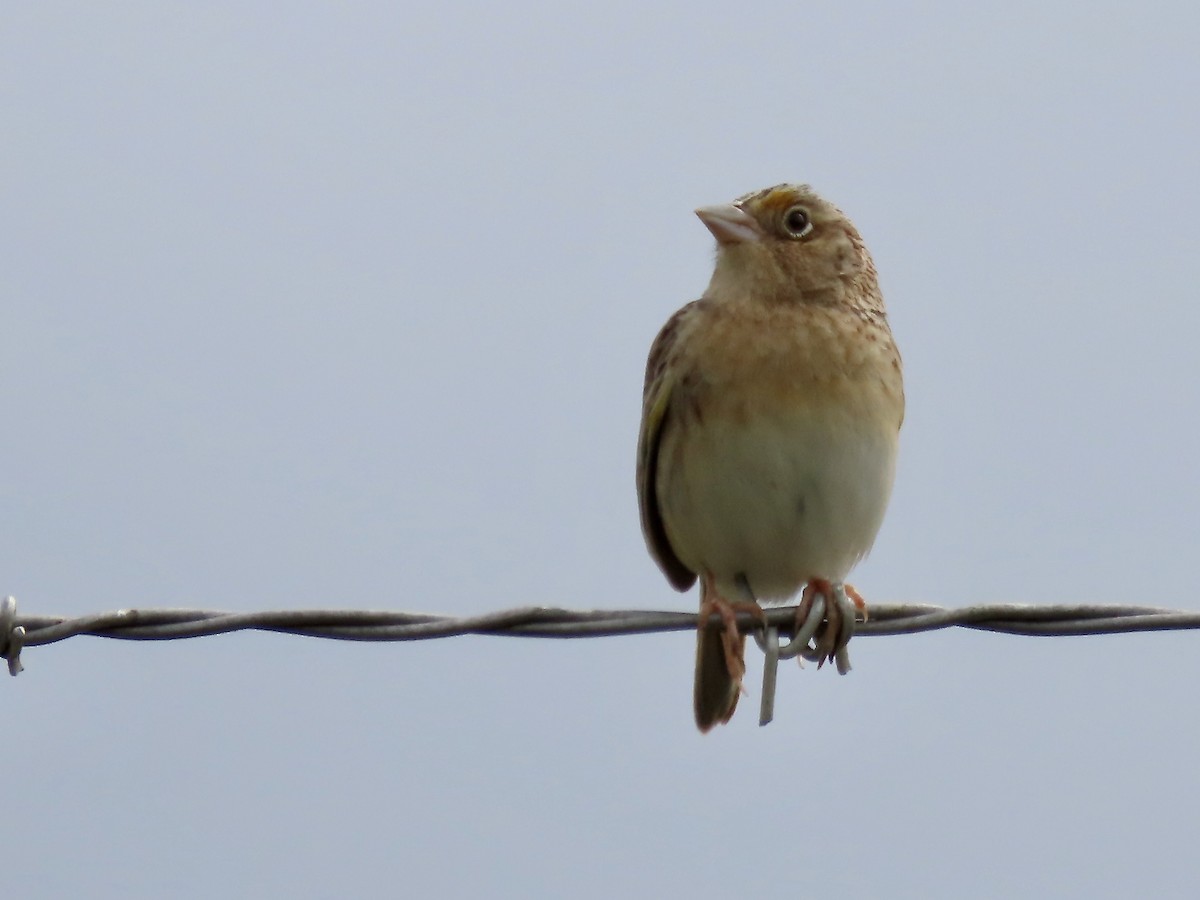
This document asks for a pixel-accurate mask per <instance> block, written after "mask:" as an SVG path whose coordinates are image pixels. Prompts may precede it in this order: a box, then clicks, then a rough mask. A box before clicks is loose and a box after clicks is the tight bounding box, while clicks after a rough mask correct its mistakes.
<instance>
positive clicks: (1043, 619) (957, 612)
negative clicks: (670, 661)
mask: <svg viewBox="0 0 1200 900" xmlns="http://www.w3.org/2000/svg"><path fill="white" fill-rule="evenodd" d="M698 624H699V622H698V617H697V615H696V614H695V613H686V612H669V611H663V610H637V609H627V610H569V609H557V608H552V607H540V606H532V607H522V608H519V609H510V610H504V611H501V612H494V613H487V614H484V615H480V616H466V617H455V616H441V615H433V614H430V613H410V612H385V611H371V610H336V609H314V610H277V611H264V612H251V613H231V612H219V611H214V610H203V609H122V610H117V611H115V612H107V613H100V614H98V615H91V616H81V617H78V618H66V617H64V616H19V615H16V601H15V600H14V599H13V598H12V597H9V598H7V599H6V600H4V601H2V602H0V656H3V657H4V658H5V659H7V660H8V663H9V671H10V672H11V673H12V674H13V675H16V674H17V672H19V671H21V662H20V652H21V648H22V646H25V647H36V646H39V645H42V644H52V643H55V642H57V641H62V640H66V639H67V638H69V637H75V636H76V635H84V634H86V635H92V636H93V637H103V638H114V639H117V640H129V641H165V640H177V639H181V638H195V637H204V636H206V635H212V634H226V633H229V632H233V631H275V632H282V633H284V634H298V635H304V636H306V637H318V638H330V639H333V640H340V641H421V640H432V639H434V638H447V637H455V636H458V635H464V634H486V635H507V636H511V637H538V638H588V637H605V636H612V635H622V634H651V633H657V632H666V631H687V630H691V629H694V628H696V627H697V625H698ZM712 624H714V625H717V624H719V619H718V618H716V617H714V619H713V622H712ZM738 624H739V626H740V627H741V628H742V630H743V631H746V632H750V631H751V630H753V629H755V628H756V627H759V626H761V625H762V624H763V623H762V622H760V621H759V620H756V619H755V618H753V617H751V616H750V615H748V614H739V615H738ZM766 624H767V625H773V626H776V627H777V628H778V629H779V631H780V632H782V633H785V634H790V633H791V629H792V627H793V626H794V624H795V607H792V606H785V607H776V608H772V609H769V610H767V611H766ZM951 627H960V628H972V629H976V630H979V631H995V632H999V633H1002V634H1019V635H1040V636H1050V635H1086V634H1120V633H1126V632H1134V631H1176V630H1185V629H1200V612H1188V611H1185V610H1177V609H1164V608H1161V607H1150V606H1098V605H1093V604H1080V605H1075V606H1026V605H1021V604H989V605H980V606H966V607H961V608H958V609H947V608H944V607H940V606H931V605H928V604H920V603H899V604H880V605H873V606H871V608H870V619H869V620H868V621H867V622H865V623H861V624H859V625H858V627H857V629H856V633H857V634H862V635H880V634H914V633H917V632H922V631H935V630H937V629H941V628H951Z"/></svg>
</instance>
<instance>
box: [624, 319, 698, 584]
mask: <svg viewBox="0 0 1200 900" xmlns="http://www.w3.org/2000/svg"><path fill="white" fill-rule="evenodd" d="M703 302H704V301H702V300H696V301H693V302H692V303H689V304H687V306H684V307H683V308H682V309H680V310H679V311H678V312H677V313H675V315H673V316H671V318H670V319H668V320H667V323H666V324H665V325H664V326H663V327H662V330H661V331H659V333H658V336H657V337H656V338H655V339H654V343H653V344H651V345H650V356H649V358H648V359H647V360H646V381H645V384H644V386H643V388H642V427H641V431H640V432H639V434H638V455H637V488H638V508H639V510H640V512H641V516H642V534H643V535H644V536H645V538H646V547H647V549H649V551H650V555H651V556H653V557H654V561H655V562H657V563H658V567H659V568H660V569H662V571H663V574H664V575H666V576H667V580H668V581H669V582H670V583H671V585H672V586H673V587H675V588H676V589H677V590H680V591H686V590H688V589H689V588H690V587H691V586H692V585H693V584H695V583H696V573H695V572H693V571H692V570H691V569H689V568H688V567H687V566H685V565H684V564H683V563H682V562H681V561H680V559H679V557H678V556H677V555H676V553H675V550H674V548H673V547H672V546H671V541H670V539H669V538H668V537H667V530H666V526H665V525H664V524H663V518H662V510H661V509H660V508H659V503H658V484H657V481H658V452H659V448H660V447H661V445H662V436H663V434H664V432H666V430H667V429H669V428H671V427H672V425H673V421H674V419H673V416H672V403H671V395H672V392H673V389H674V386H675V379H676V376H677V374H678V373H677V372H676V371H673V370H672V367H671V366H669V365H668V363H669V361H670V359H671V356H672V355H673V353H674V350H675V346H676V343H677V341H678V339H679V334H680V330H681V327H682V325H683V324H684V322H685V321H686V320H687V319H688V317H689V316H691V315H694V314H695V313H696V311H697V310H698V308H699V306H698V305H699V304H701V303H703Z"/></svg>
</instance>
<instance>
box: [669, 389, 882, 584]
mask: <svg viewBox="0 0 1200 900" xmlns="http://www.w3.org/2000/svg"><path fill="white" fill-rule="evenodd" d="M673 431H674V433H673V434H671V435H664V444H663V447H662V452H661V454H660V457H659V465H658V473H657V475H658V492H659V500H660V507H661V509H662V510H663V519H664V524H665V526H666V530H667V534H668V536H669V539H670V542H671V546H672V547H673V548H674V549H675V552H676V553H677V555H678V556H679V559H680V560H681V561H682V562H683V563H684V564H685V565H686V566H688V568H690V569H692V571H695V572H710V573H711V574H712V575H713V576H714V577H715V578H716V581H717V587H718V589H719V590H720V591H721V593H722V594H723V595H724V596H726V597H738V596H742V595H743V594H744V590H743V588H742V587H741V586H740V583H741V581H742V579H743V578H744V579H745V580H746V581H747V582H748V583H749V586H750V589H751V590H752V591H753V594H754V596H755V597H756V598H757V599H760V600H777V601H780V600H787V599H789V598H791V597H792V596H793V595H795V593H796V592H797V591H798V590H799V589H800V588H801V587H802V586H803V585H804V584H805V582H807V581H809V580H810V579H813V578H824V579H827V580H830V581H835V582H837V581H842V580H844V579H845V577H846V575H847V574H848V573H849V571H850V569H851V568H852V567H853V566H854V564H855V563H857V562H858V561H859V560H860V559H862V557H864V556H865V555H866V554H867V552H868V551H869V550H870V549H871V545H872V544H873V543H874V541H875V535H876V533H877V532H878V531H879V526H880V524H881V523H882V521H883V514H884V510H885V508H886V507H887V502H888V497H889V495H890V494H891V489H892V477H893V474H894V471H895V459H896V435H895V433H894V432H893V433H891V434H889V433H888V432H887V430H886V429H885V428H880V427H878V426H876V425H869V424H867V423H864V422H856V421H854V420H851V419H846V418H840V419H833V420H831V419H830V418H829V417H828V416H826V415H819V414H817V412H816V411H814V410H812V409H808V410H803V411H797V412H795V413H794V414H792V415H791V416H785V417H777V416H769V417H754V418H752V420H751V421H750V422H746V423H738V424H733V423H731V422H713V421H704V422H696V421H693V422H691V423H689V425H688V427H686V428H680V429H674V430H673Z"/></svg>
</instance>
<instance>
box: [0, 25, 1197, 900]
mask: <svg viewBox="0 0 1200 900" xmlns="http://www.w3.org/2000/svg"><path fill="white" fill-rule="evenodd" d="M740 6H741V5H740V4H731V3H717V4H708V3H696V2H688V3H674V4H659V5H657V6H655V7H654V8H653V9H646V8H643V5H642V4H636V3H622V2H610V3H606V4H600V5H578V6H575V5H559V6H557V7H555V11H554V12H547V11H546V8H543V7H541V6H538V5H526V4H516V5H502V4H492V3H487V4H484V3H475V4H458V5H446V6H444V7H442V8H440V9H438V10H437V11H434V10H433V9H432V7H429V8H425V7H422V6H418V5H416V4H412V5H410V6H409V7H408V8H405V7H404V6H403V5H397V4H388V3H368V2H364V3H354V4H343V5H340V6H338V7H337V8H336V9H334V8H333V7H332V5H331V6H330V7H322V6H317V5H314V4H307V3H301V4H293V5H291V7H290V8H288V9H287V10H286V11H284V8H283V7H281V6H279V5H278V4H256V3H245V2H239V3H206V4H191V5H186V6H185V5H182V4H162V3H126V4H119V5H113V4H94V3H50V2H48V3H15V4H10V5H9V6H8V7H6V10H5V13H4V25H3V28H2V30H0V84H2V85H3V87H2V88H0V90H2V92H3V93H2V97H3V108H4V111H5V112H4V120H5V127H4V137H3V140H2V141H0V165H2V167H3V171H4V173H5V178H4V188H3V196H4V199H3V208H4V211H5V215H4V216H3V228H4V235H3V241H2V249H0V254H2V258H0V289H2V291H3V306H2V312H0V322H2V325H3V332H2V333H3V342H4V345H3V353H2V355H0V356H2V358H0V404H2V407H0V408H2V409H3V413H4V421H5V432H6V434H5V441H4V451H3V459H4V465H3V468H2V474H0V491H2V494H0V499H2V502H3V506H2V509H3V517H2V523H3V524H2V526H0V527H2V529H3V533H2V537H3V539H2V540H0V573H2V578H0V581H2V583H0V592H3V593H12V594H15V595H16V596H17V597H18V599H19V602H20V610H21V612H23V613H27V614H44V613H57V614H82V613H88V612H98V611H103V610H109V609H116V608H120V607H130V606H198V607H213V608H225V609H234V610H252V609H264V608H304V607H309V608H312V607H345V608H386V609H395V610H429V611H436V612H443V613H449V614H466V613H476V612H482V611H487V610H496V609H501V608H505V607H509V606H516V605H525V604H544V605H564V606H569V607H576V608H614V607H629V606H636V607H645V608H672V609H680V610H693V609H694V608H695V605H696V603H697V600H696V598H695V596H694V595H691V596H682V595H678V594H676V593H675V592H674V591H673V590H672V589H671V588H670V587H669V586H668V585H667V583H666V581H665V580H664V579H663V577H662V576H661V574H660V573H659V572H658V570H657V569H656V568H655V566H654V564H653V563H652V562H651V560H650V559H649V557H648V556H647V554H646V552H645V549H644V547H643V543H642V537H641V534H640V531H639V528H638V516H637V506H636V497H635V491H634V480H633V462H634V444H635V441H636V434H637V427H638V418H639V413H640V392H641V379H642V370H643V365H644V361H645V354H646V351H647V349H648V347H649V344H650V341H651V339H652V338H653V336H654V334H655V332H656V331H657V329H658V327H659V326H660V325H661V324H662V322H663V321H664V320H665V319H666V317H667V316H668V315H669V314H670V313H671V312H672V311H673V310H675V309H676V308H677V307H678V306H680V305H681V304H682V303H684V302H685V301H687V300H689V299H692V298H694V297H696V296H698V295H699V293H700V292H701V291H702V290H703V288H704V286H705V284H706V282H707V279H708V276H709V273H710V268H711V259H712V247H711V244H712V240H711V237H710V236H709V234H708V233H707V232H706V230H705V229H704V227H703V226H702V225H701V223H700V222H699V221H698V220H696V218H695V217H694V216H693V215H692V210H693V208H695V207H696V206H698V205H701V204H706V203H714V202H721V201H725V200H729V199H732V198H733V197H735V196H737V195H739V194H741V193H744V192H746V191H749V190H752V189H756V188H760V187H764V186H767V185H770V184H774V183H777V182H780V181H807V182H810V183H812V184H813V185H814V186H816V187H817V188H818V189H819V190H820V191H822V192H823V193H824V194H825V195H827V196H828V197H829V198H830V199H831V200H833V201H834V202H836V203H837V204H839V205H840V206H842V207H843V208H844V209H845V210H846V211H847V212H848V213H849V214H850V215H851V216H852V217H853V218H854V219H855V221H856V222H857V224H858V225H859V227H860V229H861V230H862V232H863V233H864V235H865V236H866V238H867V241H868V243H869V245H870V247H871V249H872V251H873V253H874V256H875V260H876V263H877V264H878V267H879V271H880V273H881V279H882V283H883V287H884V292H885V295H886V297H887V301H888V304H889V307H890V311H891V317H892V323H893V328H894V330H895V332H896V335H897V339H898V341H899V343H900V347H901V350H902V351H903V353H904V356H905V362H906V385H907V391H908V399H909V405H908V418H907V420H906V422H905V426H904V431H903V434H902V438H901V460H900V468H899V474H898V479H897V485H896V491H895V494H894V498H893V502H892V506H891V509H890V511H889V514H888V518H887V521H886V523H885V525H884V528H883V531H882V532H881V534H880V537H879V540H878V543H877V545H876V549H875V552H874V554H873V555H872V556H871V558H870V559H869V560H868V561H867V562H866V563H864V564H863V565H862V566H860V567H859V569H858V570H857V571H856V573H855V576H854V579H853V580H854V583H855V584H856V585H857V586H858V587H859V589H860V590H862V591H863V592H864V594H865V595H866V596H867V597H868V599H869V600H873V601H875V602H877V603H885V602H895V601H925V602H932V603H940V604H946V605H965V604H971V603H979V602H993V601H1014V602H1029V603H1053V602H1073V601H1089V602H1104V603H1128V602H1138V603H1155V604H1164V605H1171V606H1178V607H1183V608H1189V609H1196V608H1198V607H1200V604H1198V603H1197V600H1196V599H1195V597H1196V581H1197V576H1196V574H1195V573H1196V567H1195V564H1194V559H1195V554H1196V526H1195V521H1196V509H1197V507H1198V506H1200V484H1198V480H1197V477H1196V459H1197V458H1198V456H1200V429H1198V428H1197V410H1198V409H1200V358H1198V356H1197V353H1196V349H1195V347H1196V339H1195V336H1196V334H1197V333H1198V331H1200V312H1198V311H1197V302H1196V298H1197V287H1196V286H1197V283H1198V281H1200V262H1198V259H1200V256H1198V255H1197V252H1196V247H1197V245H1198V244H1200V216H1198V215H1197V210H1198V209H1200V180H1198V179H1197V174H1196V173H1197V168H1196V153H1197V150H1196V148H1197V146H1198V145H1200V118H1198V117H1197V115H1196V110H1197V103H1198V97H1200V57H1197V54H1196V50H1195V35H1196V33H1197V28H1198V27H1200V16H1198V15H1197V13H1196V12H1195V10H1194V9H1193V8H1191V7H1190V6H1189V5H1188V4H1183V3H1176V4H1165V3H1164V4H1158V5H1155V4H1150V5H1149V6H1147V5H1142V6H1141V7H1139V8H1137V10H1136V11H1135V10H1134V8H1133V7H1131V6H1126V5H1117V4H1106V3H1099V4H1089V5H1084V4H1068V3H1053V2H1051V3H1037V4H1025V3H1013V2H1006V3H981V4H973V5H968V4H961V5H960V4H919V5H916V4H914V5H910V6H908V7H906V8H904V9H901V8H900V5H899V4H897V5H894V6H892V5H880V4H870V3H866V4H845V3H841V4H834V3H816V4H812V3H807V4H798V3H777V4H765V5H760V6H756V7H755V8H753V9H750V10H747V9H742V8H739V7H740ZM692 656H693V637H692V635H691V634H676V635H658V636H645V637H632V638H622V639H604V640H590V641H574V642H563V643H556V642H532V641H518V640H515V639H502V638H465V639H456V640H447V641H436V642H430V643H425V644H391V645H382V644H378V645H377V644H346V645H343V644H335V643H331V642H321V641H316V640H311V639H301V638H293V637H285V636H279V635H266V634H248V635H236V636H222V637H213V638H207V639H203V640H197V641H187V642H182V641H180V642H170V643H161V644H130V643H119V642H110V641H100V640H95V639H87V638H76V639H72V640H70V641H68V642H65V643H62V644H58V645H54V646H50V647H46V648H35V649H31V650H30V651H28V652H27V653H26V656H25V662H26V666H27V671H26V672H25V673H24V674H23V675H22V676H21V677H20V678H18V679H15V680H13V679H10V680H9V681H8V683H7V684H4V685H2V686H0V687H2V688H3V693H4V695H5V696H4V708H5V709H6V711H7V714H8V721H9V726H8V735H7V740H6V741H5V747H6V749H5V752H4V754H3V758H4V760H5V762H6V767H7V771H8V773H9V775H8V778H7V783H8V784H7V790H6V797H7V808H8V814H7V815H5V816H4V817H3V824H0V846H3V848H4V854H3V856H4V859H5V860H6V862H7V865H6V876H5V887H6V891H7V892H8V893H10V894H12V895H13V896H23V897H28V898H39V897H66V896H76V897H82V896H88V897H122V898H132V897H156V898H157V897H165V896H172V897H185V898H186V897H198V898H199V897H212V896H231V897H265V896H289V897H302V898H307V897H314V898H316V897H329V896H334V895H342V896H387V895H396V894H397V893H399V892H402V891H412V892H413V893H412V894H411V895H412V896H417V895H424V896H434V895H442V896H449V897H455V896H514V897H515V896H534V897H553V896H566V895H572V896H577V897H584V898H591V897H597V898H599V897H603V898H611V897H614V896H639V897H640V896H686V897H689V898H694V900H696V898H705V897H731V896H740V895H746V896H752V895H765V894H767V893H775V892H785V893H789V894H793V895H799V894H801V893H803V894H805V895H808V894H812V895H824V896H830V895H833V896H889V897H1003V896H1014V895H1016V894H1018V893H1029V894H1035V895H1040V896H1060V897H1077V896H1088V897H1110V896H1111V897H1117V896H1122V897H1123V896H1128V895H1129V894H1131V893H1132V892H1135V891H1136V892H1137V893H1138V894H1142V895H1147V896H1149V895H1155V896H1164V897H1171V896H1187V895H1194V894H1195V892H1196V891H1197V890H1198V889H1200V875H1197V874H1196V871H1195V865H1194V856H1195V849H1194V843H1195V835H1196V831H1197V827H1196V826H1197V821H1196V818H1197V815H1196V810H1197V808H1200V787H1198V784H1197V778H1196V766H1195V761H1196V759H1197V753H1198V751H1200V715H1198V714H1197V706H1196V700H1195V697H1196V685H1197V684H1200V653H1198V652H1197V636H1196V635H1195V634H1155V635H1141V636H1115V637H1097V638H1054V639H1034V638H1019V637H1002V636H996V635H988V634H976V633H970V632H944V633H938V634H929V635H923V636H915V637H887V638H883V637H863V638H860V639H859V640H856V641H855V642H854V644H853V645H852V656H853V659H854V663H855V670H854V672H853V673H852V674H851V675H849V676H847V677H845V678H839V677H837V676H836V674H834V673H833V672H832V671H831V670H830V669H829V668H828V667H827V668H826V669H824V670H822V671H820V672H817V671H816V670H815V669H814V668H813V667H811V666H810V667H808V668H807V669H805V670H804V671H799V670H797V669H796V668H795V667H793V666H791V665H787V666H784V667H783V668H782V670H781V673H780V687H779V696H778V708H777V713H776V716H777V718H776V721H775V723H774V724H773V725H771V726H770V727H769V728H766V729H760V728H759V727H758V726H757V722H756V716H755V707H756V704H757V700H758V690H757V684H756V681H757V677H758V676H757V671H758V667H759V663H760V656H759V654H758V653H757V651H753V652H752V655H751V656H750V667H751V670H752V672H753V673H754V674H753V676H752V678H751V695H750V697H749V698H747V699H746V700H745V701H744V703H743V706H742V709H741V710H740V711H739V714H738V716H737V717H736V718H735V719H734V721H733V723H732V724H731V725H730V726H728V727H726V728H724V729H721V730H719V731H717V732H715V733H713V734H710V735H708V736H706V737H701V736H699V735H698V734H697V733H696V731H695V728H694V726H693V724H692V713H691V699H690V696H691V695H690V692H691V677H692V672H691V667H692Z"/></svg>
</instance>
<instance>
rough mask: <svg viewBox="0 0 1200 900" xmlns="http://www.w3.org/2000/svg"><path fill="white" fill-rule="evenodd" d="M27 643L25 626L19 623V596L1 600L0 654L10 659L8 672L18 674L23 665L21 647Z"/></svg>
mask: <svg viewBox="0 0 1200 900" xmlns="http://www.w3.org/2000/svg"><path fill="white" fill-rule="evenodd" d="M24 643H25V627H24V626H23V625H18V624H17V598H16V597H5V598H4V599H3V600H0V656H2V657H4V658H5V659H6V660H8V674H9V675H17V674H18V673H20V672H21V671H22V670H24V668H25V667H24V666H23V665H21V647H22V646H23V645H24Z"/></svg>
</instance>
